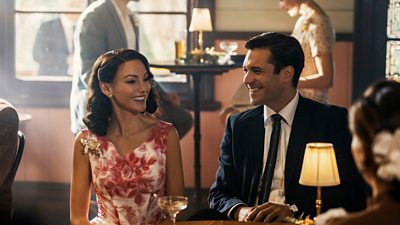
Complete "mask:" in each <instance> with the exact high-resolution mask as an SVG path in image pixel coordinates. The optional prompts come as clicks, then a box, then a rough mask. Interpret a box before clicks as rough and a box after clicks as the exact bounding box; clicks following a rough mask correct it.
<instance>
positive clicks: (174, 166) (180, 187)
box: [166, 127, 185, 195]
mask: <svg viewBox="0 0 400 225" xmlns="http://www.w3.org/2000/svg"><path fill="white" fill-rule="evenodd" d="M166 183H167V193H166V195H184V191H185V184H184V179H183V166H182V156H181V146H180V144H179V136H178V133H177V131H176V129H175V127H172V128H171V129H170V130H169V133H168V139H167V181H166Z"/></svg>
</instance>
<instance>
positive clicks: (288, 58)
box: [244, 32, 304, 88]
mask: <svg viewBox="0 0 400 225" xmlns="http://www.w3.org/2000/svg"><path fill="white" fill-rule="evenodd" d="M244 47H245V48H246V49H250V50H253V49H255V48H267V49H269V50H270V51H271V57H270V58H269V59H268V62H269V63H271V64H272V65H274V73H279V72H280V71H281V70H282V69H283V68H285V67H286V66H293V68H294V74H293V78H292V85H293V87H295V88H296V87H297V84H298V82H299V78H300V74H301V72H302V71H303V68H304V52H303V49H302V48H301V45H300V43H299V41H297V39H296V38H294V37H292V36H289V35H284V34H279V33H274V32H268V33H262V34H260V35H257V36H255V37H253V38H251V39H250V40H248V41H246V43H245V45H244Z"/></svg>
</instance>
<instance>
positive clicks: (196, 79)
mask: <svg viewBox="0 0 400 225" xmlns="http://www.w3.org/2000/svg"><path fill="white" fill-rule="evenodd" d="M150 66H151V67H155V68H166V69H169V70H170V71H171V72H173V73H177V74H187V75H189V76H190V78H191V79H192V82H193V86H192V87H191V89H192V93H193V112H194V135H193V137H194V171H195V176H194V177H195V182H194V183H195V197H196V198H197V199H200V198H201V172H200V168H201V165H200V139H201V132H200V82H201V78H202V77H203V76H215V75H222V74H223V73H225V72H228V71H229V70H231V69H235V68H239V67H241V66H242V65H241V64H240V65H239V64H233V65H218V64H200V63H196V64H193V63H191V64H177V63H175V62H172V61H171V62H154V63H150Z"/></svg>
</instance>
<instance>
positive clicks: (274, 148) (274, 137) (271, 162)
mask: <svg viewBox="0 0 400 225" xmlns="http://www.w3.org/2000/svg"><path fill="white" fill-rule="evenodd" d="M271 118H272V121H273V124H272V133H271V138H270V140H269V150H268V158H267V162H266V163H265V169H264V176H263V178H262V186H261V191H260V193H259V199H258V203H259V204H263V203H265V202H267V201H268V198H269V194H270V192H271V184H272V179H273V177H274V170H275V163H276V156H277V155H278V146H279V136H280V133H281V120H282V116H281V115H279V114H274V115H272V116H271Z"/></svg>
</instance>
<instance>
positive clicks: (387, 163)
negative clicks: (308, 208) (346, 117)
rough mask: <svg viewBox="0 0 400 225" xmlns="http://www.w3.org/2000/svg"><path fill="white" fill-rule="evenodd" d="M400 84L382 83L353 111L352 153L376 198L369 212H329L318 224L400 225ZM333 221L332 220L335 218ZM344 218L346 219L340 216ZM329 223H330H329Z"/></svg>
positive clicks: (360, 100)
mask: <svg viewBox="0 0 400 225" xmlns="http://www.w3.org/2000/svg"><path fill="white" fill-rule="evenodd" d="M399 102H400V83H397V82H395V81H380V82H377V83H375V84H373V85H371V87H370V88H368V89H367V90H366V91H365V93H364V95H363V96H362V97H361V98H360V99H359V100H358V101H357V102H355V103H354V104H353V106H352V107H351V110H350V127H351V131H352V134H353V143H352V152H353V156H354V159H355V162H356V165H357V168H358V170H359V171H360V173H361V175H362V176H363V178H364V180H365V181H366V182H367V183H368V184H369V185H370V187H371V189H372V195H371V196H370V202H369V205H368V207H367V209H366V210H365V211H361V212H357V213H350V214H347V215H346V216H343V215H344V214H345V212H344V211H343V210H340V209H336V210H332V211H328V212H327V213H326V214H322V215H321V216H320V217H319V218H318V221H317V222H318V224H329V225H339V224H340V225H361V224H362V225H368V224H385V225H395V224H399V222H400V214H399V212H400V104H399ZM335 215H336V218H331V219H329V217H335ZM337 215H342V216H337ZM325 221H327V223H326V222H325Z"/></svg>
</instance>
